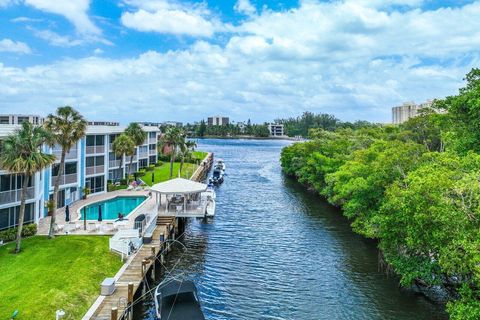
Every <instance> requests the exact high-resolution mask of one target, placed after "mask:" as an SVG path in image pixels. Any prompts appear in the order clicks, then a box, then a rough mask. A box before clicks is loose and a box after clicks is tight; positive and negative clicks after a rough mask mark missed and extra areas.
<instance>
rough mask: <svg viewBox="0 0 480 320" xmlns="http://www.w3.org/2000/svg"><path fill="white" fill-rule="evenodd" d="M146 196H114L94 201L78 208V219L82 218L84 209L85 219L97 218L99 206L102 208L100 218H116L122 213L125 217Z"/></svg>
mask: <svg viewBox="0 0 480 320" xmlns="http://www.w3.org/2000/svg"><path fill="white" fill-rule="evenodd" d="M145 199H146V197H144V196H138V197H116V198H113V199H109V200H105V201H100V202H96V203H93V204H90V205H88V206H86V207H85V208H82V209H81V210H80V220H82V219H83V214H84V212H85V211H86V213H87V220H98V212H99V209H100V207H101V208H102V220H116V219H118V214H119V213H122V214H123V216H124V217H127V216H128V215H129V214H130V213H131V212H132V211H133V209H135V208H136V207H138V206H139V205H140V204H141V203H142V202H143V201H145Z"/></svg>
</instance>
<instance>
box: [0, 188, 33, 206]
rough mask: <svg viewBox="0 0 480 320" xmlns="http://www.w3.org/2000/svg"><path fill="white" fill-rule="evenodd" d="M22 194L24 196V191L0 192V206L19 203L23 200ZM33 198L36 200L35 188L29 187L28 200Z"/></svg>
mask: <svg viewBox="0 0 480 320" xmlns="http://www.w3.org/2000/svg"><path fill="white" fill-rule="evenodd" d="M21 194H22V189H18V190H10V191H2V192H0V205H2V204H7V203H12V202H19V201H20V198H21ZM33 198H35V187H29V188H27V199H26V200H30V199H33Z"/></svg>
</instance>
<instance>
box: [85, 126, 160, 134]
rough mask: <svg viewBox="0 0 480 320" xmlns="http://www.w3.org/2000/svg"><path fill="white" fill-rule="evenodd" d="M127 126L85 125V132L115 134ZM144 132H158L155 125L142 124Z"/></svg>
mask: <svg viewBox="0 0 480 320" xmlns="http://www.w3.org/2000/svg"><path fill="white" fill-rule="evenodd" d="M125 129H127V127H125V126H87V134H115V133H122V132H123V131H125ZM142 129H143V130H144V131H145V132H160V129H159V128H157V127H151V126H142Z"/></svg>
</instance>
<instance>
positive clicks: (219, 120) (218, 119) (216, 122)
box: [207, 116, 230, 126]
mask: <svg viewBox="0 0 480 320" xmlns="http://www.w3.org/2000/svg"><path fill="white" fill-rule="evenodd" d="M229 123H230V118H228V117H222V116H213V117H208V120H207V124H208V125H209V126H228V124H229Z"/></svg>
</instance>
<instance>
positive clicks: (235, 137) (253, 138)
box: [188, 135, 305, 141]
mask: <svg viewBox="0 0 480 320" xmlns="http://www.w3.org/2000/svg"><path fill="white" fill-rule="evenodd" d="M188 139H225V140H235V139H246V140H288V141H304V140H305V139H304V138H302V140H298V139H297V138H294V137H289V136H282V137H254V136H244V135H239V136H203V137H197V136H189V137H188Z"/></svg>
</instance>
